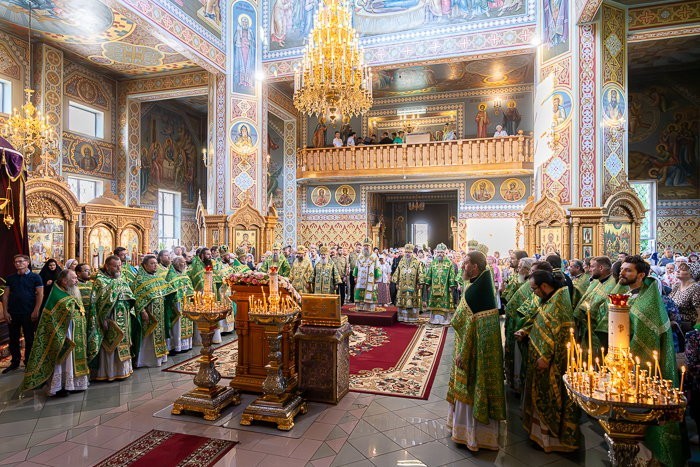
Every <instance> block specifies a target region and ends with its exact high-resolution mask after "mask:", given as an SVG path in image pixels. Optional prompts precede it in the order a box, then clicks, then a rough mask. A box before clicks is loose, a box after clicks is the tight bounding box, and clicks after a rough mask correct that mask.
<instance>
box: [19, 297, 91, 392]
mask: <svg viewBox="0 0 700 467" xmlns="http://www.w3.org/2000/svg"><path fill="white" fill-rule="evenodd" d="M71 321H72V322H73V334H72V337H71V339H69V338H68V337H67V333H68V326H69V325H70V323H71ZM71 351H72V352H73V354H72V358H73V376H85V375H88V374H89V373H90V369H89V368H88V361H89V359H91V358H93V357H94V355H91V356H90V355H88V349H87V323H86V318H85V309H84V308H83V304H82V303H81V301H80V300H77V299H76V298H75V297H73V296H72V295H70V294H69V293H68V292H66V291H65V290H63V289H62V288H60V287H59V286H58V285H54V286H53V287H51V293H50V294H49V298H48V299H47V300H46V305H44V310H43V312H42V313H41V318H39V325H38V327H37V330H36V334H35V336H34V345H33V346H32V352H31V354H30V355H29V360H28V361H27V369H26V372H25V373H24V379H23V380H22V385H21V386H20V392H23V391H26V390H29V389H37V388H39V387H40V386H41V385H43V384H44V383H45V382H46V381H48V380H49V378H51V375H53V372H54V368H55V367H56V365H57V364H59V363H61V362H63V360H65V359H66V358H67V357H68V354H69V353H70V352H71Z"/></svg>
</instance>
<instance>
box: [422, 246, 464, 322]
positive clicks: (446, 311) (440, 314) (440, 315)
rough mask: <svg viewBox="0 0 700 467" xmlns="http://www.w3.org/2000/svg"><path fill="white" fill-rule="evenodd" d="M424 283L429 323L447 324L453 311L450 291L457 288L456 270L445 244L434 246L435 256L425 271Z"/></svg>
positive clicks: (425, 306) (425, 305) (425, 304)
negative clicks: (426, 292) (426, 289)
mask: <svg viewBox="0 0 700 467" xmlns="http://www.w3.org/2000/svg"><path fill="white" fill-rule="evenodd" d="M424 283H425V285H427V286H428V287H429V288H430V289H429V292H428V294H429V298H428V301H427V302H425V303H424V304H423V306H424V308H426V309H427V310H428V311H430V324H442V325H449V324H450V321H451V320H452V314H453V313H454V301H453V299H452V292H453V291H454V289H456V288H457V270H456V269H455V266H454V263H453V262H452V261H451V260H450V259H449V258H448V257H447V245H445V244H444V243H439V244H438V245H437V246H436V247H435V258H433V261H431V263H430V266H429V267H428V270H427V271H426V272H425V279H424Z"/></svg>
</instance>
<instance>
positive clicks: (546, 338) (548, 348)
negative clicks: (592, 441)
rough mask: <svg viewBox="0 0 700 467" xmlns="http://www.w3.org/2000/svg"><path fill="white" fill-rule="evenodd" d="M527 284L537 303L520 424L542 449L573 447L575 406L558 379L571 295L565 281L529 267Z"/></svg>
mask: <svg viewBox="0 0 700 467" xmlns="http://www.w3.org/2000/svg"><path fill="white" fill-rule="evenodd" d="M529 283H530V288H531V289H532V292H533V294H534V295H536V296H537V297H538V298H539V299H540V304H539V307H538V308H537V311H536V316H535V317H534V321H533V324H532V327H531V329H530V332H529V342H530V345H529V349H528V367H527V376H526V377H525V384H524V387H523V427H524V428H525V430H526V431H527V432H528V433H529V435H530V439H531V440H533V441H535V442H536V443H537V444H538V445H539V446H540V447H541V448H542V449H543V450H544V451H545V452H572V451H576V450H578V446H579V442H580V435H581V433H580V430H579V426H578V425H579V418H580V411H579V409H578V406H577V405H576V403H575V402H574V401H573V400H571V399H570V398H569V397H568V394H567V393H566V388H565V386H564V382H563V380H562V376H563V375H564V374H565V373H566V365H567V361H566V356H567V355H566V343H567V342H568V339H569V329H570V328H571V327H572V326H573V324H574V319H573V308H572V306H571V295H570V292H569V289H568V287H567V286H566V283H565V282H564V281H562V280H561V279H558V278H556V277H555V276H554V274H553V273H551V272H549V271H544V270H538V271H535V272H533V273H532V274H531V275H530V280H529ZM517 332H518V333H520V334H524V333H526V332H527V331H526V330H525V329H521V330H519V331H517Z"/></svg>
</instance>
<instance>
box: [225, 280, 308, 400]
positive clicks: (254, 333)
mask: <svg viewBox="0 0 700 467" xmlns="http://www.w3.org/2000/svg"><path fill="white" fill-rule="evenodd" d="M263 290H264V291H265V295H266V296H269V294H270V287H269V286H267V285H264V286H251V285H234V286H232V287H231V292H232V296H231V300H233V301H235V302H236V334H237V335H238V364H237V365H236V376H235V377H234V378H233V379H232V380H231V387H233V388H236V389H238V390H240V391H248V392H255V393H262V392H263V390H262V384H263V381H265V378H267V370H265V365H267V364H268V363H269V361H270V357H269V353H270V349H269V346H268V345H267V339H266V338H265V328H264V327H263V326H260V325H258V324H255V323H254V322H252V321H249V320H248V304H249V302H248V300H249V298H250V297H251V296H252V297H253V298H254V299H262V292H263ZM279 293H280V295H281V296H282V297H284V296H285V295H289V292H287V291H286V290H284V289H283V288H281V287H280V290H279ZM298 325H299V321H297V322H295V323H294V324H291V325H287V326H286V327H285V329H284V331H283V333H282V347H281V349H280V350H281V351H282V372H283V374H284V377H285V378H286V380H287V388H288V391H292V390H294V391H295V390H296V389H297V385H298V383H299V380H298V375H297V365H296V350H295V348H294V334H295V333H296V328H297V327H298Z"/></svg>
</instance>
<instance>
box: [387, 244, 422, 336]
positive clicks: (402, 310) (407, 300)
mask: <svg viewBox="0 0 700 467" xmlns="http://www.w3.org/2000/svg"><path fill="white" fill-rule="evenodd" d="M413 250H414V246H413V245H412V244H410V243H407V244H406V246H404V255H403V258H401V260H400V261H399V265H398V266H397V267H396V270H395V271H394V274H392V276H391V282H393V283H394V284H396V308H398V310H399V321H403V322H406V323H417V322H418V314H419V312H420V308H421V292H422V285H423V277H424V275H425V269H424V266H423V262H421V261H420V260H419V259H418V258H416V257H415V256H413Z"/></svg>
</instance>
